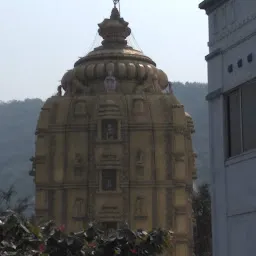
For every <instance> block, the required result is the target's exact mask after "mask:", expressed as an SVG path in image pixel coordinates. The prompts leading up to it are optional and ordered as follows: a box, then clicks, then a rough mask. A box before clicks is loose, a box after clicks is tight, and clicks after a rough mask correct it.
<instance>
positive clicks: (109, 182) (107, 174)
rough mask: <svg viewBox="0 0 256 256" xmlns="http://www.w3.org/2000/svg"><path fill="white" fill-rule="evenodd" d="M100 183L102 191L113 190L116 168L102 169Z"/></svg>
mask: <svg viewBox="0 0 256 256" xmlns="http://www.w3.org/2000/svg"><path fill="white" fill-rule="evenodd" d="M101 184H102V190H103V191H115V190H116V170H103V171H102V180H101Z"/></svg>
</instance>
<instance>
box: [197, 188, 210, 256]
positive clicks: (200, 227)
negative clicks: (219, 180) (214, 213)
mask: <svg viewBox="0 0 256 256" xmlns="http://www.w3.org/2000/svg"><path fill="white" fill-rule="evenodd" d="M193 212H194V221H195V223H194V253H195V255H196V256H212V226H211V195H210V189H209V185H208V184H202V185H200V186H199V187H198V189H197V191H195V192H194V194H193Z"/></svg>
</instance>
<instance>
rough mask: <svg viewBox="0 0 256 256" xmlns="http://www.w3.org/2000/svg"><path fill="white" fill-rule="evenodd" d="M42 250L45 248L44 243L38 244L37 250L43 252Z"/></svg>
mask: <svg viewBox="0 0 256 256" xmlns="http://www.w3.org/2000/svg"><path fill="white" fill-rule="evenodd" d="M44 250H45V245H44V244H40V245H39V251H40V252H44Z"/></svg>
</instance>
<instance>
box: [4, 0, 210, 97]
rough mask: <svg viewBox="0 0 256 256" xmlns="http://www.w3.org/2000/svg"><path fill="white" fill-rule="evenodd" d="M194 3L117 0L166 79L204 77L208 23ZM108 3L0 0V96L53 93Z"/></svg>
mask: <svg viewBox="0 0 256 256" xmlns="http://www.w3.org/2000/svg"><path fill="white" fill-rule="evenodd" d="M199 2H200V0H121V15H122V17H123V18H124V19H125V20H126V21H128V22H129V23H130V27H131V29H132V31H133V34H134V36H135V38H136V41H137V42H138V45H139V46H140V48H141V49H142V50H143V52H144V53H145V54H146V55H148V56H150V57H151V58H152V59H153V60H154V61H155V62H156V63H157V65H158V67H159V68H161V69H163V70H164V71H165V72H166V73H167V74H168V76H169V80H170V81H177V80H179V81H182V82H186V81H190V82H193V81H199V82H206V80H207V69H206V63H205V60H204V56H205V55H206V54H207V52H208V48H207V40H208V24H207V16H206V14H205V13H204V11H201V10H199V9H198V4H199ZM112 6H113V3H112V0H91V1H89V0H40V1H39V0H0V10H1V15H0V81H1V82H0V83H1V84H0V87H1V93H0V100H3V101H8V100H12V99H24V98H34V97H37V98H42V99H45V98H47V97H49V96H51V95H52V94H53V93H55V92H56V88H57V86H58V85H59V82H58V81H59V80H60V79H61V78H62V75H63V74H64V72H65V71H66V70H67V69H70V68H72V66H73V64H74V62H75V61H76V60H77V59H78V57H79V56H84V55H85V54H86V53H87V52H88V51H89V50H90V47H91V45H92V43H93V41H94V38H95V34H96V32H97V29H98V27H97V24H98V23H100V22H101V21H103V18H105V17H109V15H110V12H111V9H112ZM97 42H98V43H99V42H100V38H99V37H98V39H97Z"/></svg>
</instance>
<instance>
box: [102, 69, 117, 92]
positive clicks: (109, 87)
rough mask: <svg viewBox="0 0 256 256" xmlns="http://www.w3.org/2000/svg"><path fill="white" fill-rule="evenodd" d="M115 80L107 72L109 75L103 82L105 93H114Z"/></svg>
mask: <svg viewBox="0 0 256 256" xmlns="http://www.w3.org/2000/svg"><path fill="white" fill-rule="evenodd" d="M116 84H117V82H116V78H115V77H114V76H113V75H112V72H109V75H108V76H107V77H106V78H105V80H104V87H105V91H106V92H107V93H114V92H115V91H116Z"/></svg>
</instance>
